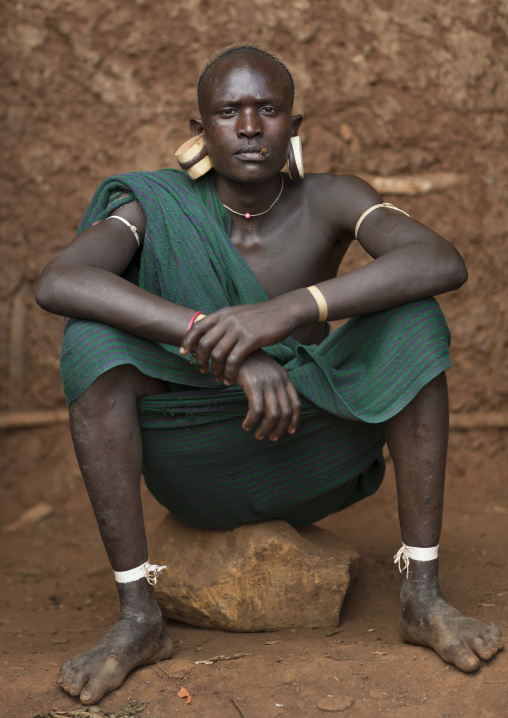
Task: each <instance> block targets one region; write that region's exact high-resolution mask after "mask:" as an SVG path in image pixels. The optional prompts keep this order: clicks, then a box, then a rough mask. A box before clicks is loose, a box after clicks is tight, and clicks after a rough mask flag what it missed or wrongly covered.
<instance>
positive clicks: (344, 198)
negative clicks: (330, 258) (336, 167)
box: [331, 175, 445, 258]
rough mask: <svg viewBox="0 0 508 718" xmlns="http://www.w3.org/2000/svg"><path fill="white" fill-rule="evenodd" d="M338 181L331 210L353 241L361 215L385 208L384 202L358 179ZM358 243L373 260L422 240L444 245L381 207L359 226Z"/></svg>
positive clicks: (422, 227) (417, 224) (412, 221)
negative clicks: (374, 207)
mask: <svg viewBox="0 0 508 718" xmlns="http://www.w3.org/2000/svg"><path fill="white" fill-rule="evenodd" d="M336 180H337V182H334V183H333V184H332V192H333V195H334V196H333V197H332V199H331V206H332V207H334V208H335V211H336V213H337V217H338V215H339V214H340V218H338V219H337V221H338V222H339V229H340V231H341V232H344V233H346V234H348V235H349V236H353V237H354V235H355V228H356V225H357V222H358V220H359V219H360V218H361V216H362V214H363V213H364V212H365V211H366V210H367V209H369V208H370V207H373V206H375V205H378V204H382V203H383V198H382V197H381V196H380V195H379V193H378V192H377V191H376V190H375V189H374V188H373V187H372V186H371V185H369V184H368V183H367V182H365V181H364V180H362V179H360V178H359V177H354V176H352V175H343V176H341V177H337V178H336ZM400 209H402V210H404V211H406V210H405V209H404V207H401V208H400ZM357 239H358V241H359V242H360V244H361V246H362V247H363V248H364V249H365V251H366V252H368V254H370V256H371V257H374V258H376V257H380V256H381V255H383V254H386V253H387V252H389V251H391V250H393V249H397V248H399V247H403V246H406V245H408V244H412V243H414V242H417V241H421V240H425V241H429V242H433V241H436V242H438V243H440V242H445V240H444V239H443V238H442V237H440V236H439V235H438V234H436V233H435V232H434V231H433V230H431V229H429V228H428V227H426V226H425V225H423V224H421V223H420V222H418V221H417V220H415V219H412V218H411V217H408V216H406V215H405V214H403V213H402V212H398V211H397V210H395V209H390V208H389V207H379V208H377V209H375V210H373V211H371V212H369V213H368V214H367V215H366V216H365V217H364V219H363V220H362V222H361V224H360V227H359V229H358V234H357Z"/></svg>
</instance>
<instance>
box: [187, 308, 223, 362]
mask: <svg viewBox="0 0 508 718" xmlns="http://www.w3.org/2000/svg"><path fill="white" fill-rule="evenodd" d="M216 321H217V319H216V317H215V315H213V314H211V315H210V316H208V317H205V318H204V319H200V320H199V321H197V322H196V321H195V322H194V324H193V325H192V327H191V328H190V329H189V331H188V332H186V333H185V335H184V337H183V339H182V343H181V345H180V354H182V355H183V356H186V355H187V354H188V353H189V352H190V351H191V350H192V349H194V348H195V347H196V345H197V343H198V342H199V340H200V338H201V337H202V336H203V334H205V333H206V332H207V331H208V330H209V329H211V328H212V327H213V326H215V324H216Z"/></svg>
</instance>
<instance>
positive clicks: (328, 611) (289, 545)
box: [150, 514, 358, 632]
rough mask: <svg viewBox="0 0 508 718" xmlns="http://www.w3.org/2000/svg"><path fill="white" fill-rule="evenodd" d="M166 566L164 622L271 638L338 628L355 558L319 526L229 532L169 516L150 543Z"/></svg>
mask: <svg viewBox="0 0 508 718" xmlns="http://www.w3.org/2000/svg"><path fill="white" fill-rule="evenodd" d="M150 559H151V560H152V561H153V562H155V563H158V564H166V565H167V571H164V572H163V573H162V574H161V576H160V577H159V582H158V583H157V586H156V595H157V600H158V602H159V604H160V606H161V609H162V613H163V615H164V616H166V617H167V618H170V619H172V620H175V621H181V622H183V623H188V624H190V625H192V626H198V627H201V628H218V629H223V630H226V631H240V632H248V631H273V630H279V629H283V628H296V627H325V626H337V625H338V624H339V618H340V610H341V607H342V603H343V600H344V596H345V594H346V591H347V589H348V586H349V583H350V581H351V578H352V577H353V576H354V574H355V572H356V568H357V564H358V554H357V552H356V551H355V550H354V549H353V548H351V547H349V546H347V545H344V544H343V543H342V542H341V541H339V539H337V538H336V537H335V536H334V535H333V534H332V533H330V532H329V531H326V530H325V529H322V528H319V527H318V526H313V525H312V526H308V527H306V528H304V529H299V530H296V529H294V528H292V527H291V526H290V525H289V524H288V523H286V522H285V521H266V522H262V523H257V524H249V525H246V526H240V527H239V528H236V529H233V530H232V531H213V530H209V529H198V528H195V527H193V526H189V525H188V524H186V523H184V522H182V521H180V520H179V519H177V518H175V517H174V516H172V515H170V514H168V516H167V517H166V518H165V519H164V520H163V521H162V523H161V524H160V526H159V527H158V528H157V530H156V532H155V534H154V535H153V536H152V540H151V541H150Z"/></svg>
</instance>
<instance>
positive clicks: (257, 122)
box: [238, 111, 262, 137]
mask: <svg viewBox="0 0 508 718" xmlns="http://www.w3.org/2000/svg"><path fill="white" fill-rule="evenodd" d="M238 134H239V135H243V136H244V137H256V136H259V135H261V134H262V127H261V118H260V117H259V114H258V113H257V112H254V111H253V112H250V111H246V112H242V113H241V115H240V117H239V122H238Z"/></svg>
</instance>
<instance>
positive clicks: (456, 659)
mask: <svg viewBox="0 0 508 718" xmlns="http://www.w3.org/2000/svg"><path fill="white" fill-rule="evenodd" d="M401 597H402V616H401V619H400V622H399V633H400V635H401V637H402V639H403V640H404V641H406V643H413V644H414V645H416V646H428V647H429V648H433V649H434V650H435V651H436V653H437V654H438V655H440V656H441V658H442V659H443V660H444V661H446V662H447V663H452V664H453V665H455V666H457V668H460V670H461V671H465V672H466V673H470V672H472V671H476V670H477V669H478V668H479V667H480V659H482V660H484V661H488V660H489V659H490V658H492V656H494V655H495V654H496V653H497V652H498V651H500V650H501V649H502V647H503V639H502V637H501V631H500V630H499V628H497V626H494V625H493V624H487V623H483V622H482V621H477V620H475V619H474V618H467V617H466V616H463V615H462V614H461V613H460V612H459V611H457V609H456V608H454V607H453V606H451V605H450V604H449V603H447V602H446V601H445V600H444V598H443V597H442V596H441V592H440V591H439V590H438V591H430V592H428V593H425V594H422V593H420V592H419V591H417V590H415V588H414V586H411V583H410V582H408V581H404V586H403V587H402V593H401Z"/></svg>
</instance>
